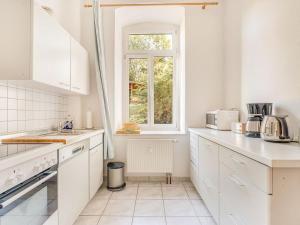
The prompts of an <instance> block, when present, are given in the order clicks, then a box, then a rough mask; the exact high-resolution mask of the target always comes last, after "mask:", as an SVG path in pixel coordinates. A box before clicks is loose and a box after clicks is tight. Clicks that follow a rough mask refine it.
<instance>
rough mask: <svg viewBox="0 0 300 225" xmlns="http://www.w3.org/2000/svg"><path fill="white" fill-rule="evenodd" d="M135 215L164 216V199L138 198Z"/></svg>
mask: <svg viewBox="0 0 300 225" xmlns="http://www.w3.org/2000/svg"><path fill="white" fill-rule="evenodd" d="M134 216H164V204H163V201H162V200H137V201H136V205H135V212H134Z"/></svg>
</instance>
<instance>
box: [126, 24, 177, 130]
mask: <svg viewBox="0 0 300 225" xmlns="http://www.w3.org/2000/svg"><path fill="white" fill-rule="evenodd" d="M130 34H171V35H172V49H171V50H129V49H128V39H129V35H130ZM122 40H123V68H124V69H123V77H124V81H125V82H123V102H124V104H123V112H124V113H123V122H125V121H129V91H128V86H129V59H131V58H133V59H135V58H142V59H147V60H148V70H147V71H148V85H147V88H148V112H147V113H148V118H147V122H148V123H147V124H140V127H141V129H142V130H144V131H158V130H163V131H177V130H179V129H180V127H179V126H180V124H179V118H180V115H179V114H180V110H179V109H180V107H179V106H180V96H179V94H180V93H179V74H178V71H179V69H178V65H179V58H180V56H179V51H178V49H179V43H180V42H179V29H178V27H177V26H176V25H171V24H164V23H140V24H135V25H131V26H128V27H125V29H124V30H123V38H122ZM154 57H173V103H172V108H173V109H172V112H173V115H172V122H173V123H172V124H155V123H154V73H153V62H154V61H153V60H154Z"/></svg>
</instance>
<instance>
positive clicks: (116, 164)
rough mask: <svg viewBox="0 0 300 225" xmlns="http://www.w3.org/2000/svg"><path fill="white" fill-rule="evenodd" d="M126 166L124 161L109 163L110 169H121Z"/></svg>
mask: <svg viewBox="0 0 300 225" xmlns="http://www.w3.org/2000/svg"><path fill="white" fill-rule="evenodd" d="M124 166H125V163H123V162H110V163H108V164H107V168H108V169H120V168H123V167H124Z"/></svg>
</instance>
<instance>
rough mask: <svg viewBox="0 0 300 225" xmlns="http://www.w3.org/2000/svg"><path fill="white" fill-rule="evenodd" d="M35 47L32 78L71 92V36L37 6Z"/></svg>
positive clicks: (34, 16) (35, 6)
mask: <svg viewBox="0 0 300 225" xmlns="http://www.w3.org/2000/svg"><path fill="white" fill-rule="evenodd" d="M32 45H33V60H32V79H33V80H34V81H39V82H42V83H46V84H50V85H53V86H56V87H60V88H63V89H67V90H70V80H71V72H70V59H71V58H70V57H71V55H70V54H71V51H70V35H69V34H68V33H67V32H66V31H65V30H64V29H62V27H61V26H60V25H59V24H58V23H57V22H56V21H55V20H54V18H52V17H50V16H49V15H47V13H46V12H45V11H44V10H43V9H42V8H41V7H40V6H39V5H37V4H34V10H33V43H32Z"/></svg>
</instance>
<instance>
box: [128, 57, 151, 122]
mask: <svg viewBox="0 0 300 225" xmlns="http://www.w3.org/2000/svg"><path fill="white" fill-rule="evenodd" d="M147 70H148V59H129V121H130V122H135V123H138V124H146V123H147V122H148V72H147Z"/></svg>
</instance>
